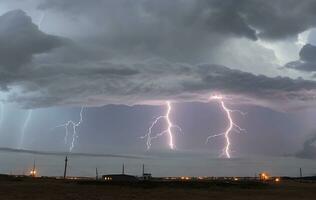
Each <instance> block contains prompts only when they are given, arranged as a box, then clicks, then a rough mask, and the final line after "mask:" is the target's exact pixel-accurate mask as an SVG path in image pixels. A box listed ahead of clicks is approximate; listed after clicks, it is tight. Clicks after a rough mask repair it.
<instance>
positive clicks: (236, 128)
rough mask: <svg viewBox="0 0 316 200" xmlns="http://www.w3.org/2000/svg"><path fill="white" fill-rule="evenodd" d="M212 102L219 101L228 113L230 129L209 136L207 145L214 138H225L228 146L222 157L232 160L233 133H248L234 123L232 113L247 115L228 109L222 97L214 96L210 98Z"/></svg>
mask: <svg viewBox="0 0 316 200" xmlns="http://www.w3.org/2000/svg"><path fill="white" fill-rule="evenodd" d="M210 100H216V101H219V103H220V105H221V107H222V108H223V110H224V111H225V113H226V116H227V120H228V127H227V129H226V131H225V132H223V133H220V134H215V135H211V136H209V137H208V138H207V139H206V143H208V142H209V140H210V139H212V138H215V137H219V136H224V137H225V140H226V145H225V148H224V149H223V153H222V155H224V156H226V157H227V158H231V147H230V146H231V139H230V134H231V132H233V131H236V132H238V133H240V132H245V131H246V130H245V129H242V128H241V127H240V126H238V125H237V124H236V123H235V122H234V120H233V117H232V113H233V112H238V113H240V114H242V115H245V113H243V112H241V111H239V110H231V109H229V108H227V106H226V105H225V102H224V97H222V96H218V95H214V96H211V97H210ZM222 155H221V156H222Z"/></svg>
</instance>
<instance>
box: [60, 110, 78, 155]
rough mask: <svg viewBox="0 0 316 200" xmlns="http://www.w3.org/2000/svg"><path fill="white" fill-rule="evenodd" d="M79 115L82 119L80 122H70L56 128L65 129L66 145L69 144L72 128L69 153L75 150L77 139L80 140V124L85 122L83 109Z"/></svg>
mask: <svg viewBox="0 0 316 200" xmlns="http://www.w3.org/2000/svg"><path fill="white" fill-rule="evenodd" d="M79 115H80V119H79V121H78V122H74V121H72V120H69V121H68V122H66V123H65V124H61V125H59V126H56V128H59V127H64V128H65V131H66V132H65V137H64V142H65V144H66V145H67V144H68V136H69V126H70V127H71V128H72V140H71V143H70V147H69V152H71V151H72V150H73V148H74V147H75V143H76V139H77V138H78V132H77V128H78V127H79V126H80V124H81V123H82V121H83V107H81V110H80V114H79Z"/></svg>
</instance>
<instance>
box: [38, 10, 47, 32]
mask: <svg viewBox="0 0 316 200" xmlns="http://www.w3.org/2000/svg"><path fill="white" fill-rule="evenodd" d="M45 17H46V14H45V13H43V14H42V16H41V18H40V20H39V22H38V29H41V27H42V23H43V21H44V19H45Z"/></svg>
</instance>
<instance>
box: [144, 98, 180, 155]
mask: <svg viewBox="0 0 316 200" xmlns="http://www.w3.org/2000/svg"><path fill="white" fill-rule="evenodd" d="M166 105H167V112H166V115H162V116H159V117H157V118H156V119H155V120H154V121H153V123H152V124H151V126H150V127H149V128H148V132H147V134H146V135H144V136H142V137H141V139H147V142H146V145H147V150H149V149H150V147H151V141H152V140H153V139H157V138H159V137H161V136H163V135H168V138H169V143H168V145H169V148H170V149H172V150H173V149H175V144H174V138H173V132H172V130H173V129H178V130H179V131H180V132H182V130H181V128H180V127H179V126H178V125H175V124H173V123H172V121H171V120H170V114H171V110H172V106H171V103H170V102H169V101H167V102H166ZM162 120H165V121H166V122H167V129H165V130H163V131H162V132H160V133H158V134H156V135H154V136H153V135H152V134H153V133H152V129H153V128H154V127H155V126H156V125H157V124H158V123H159V122H160V121H162Z"/></svg>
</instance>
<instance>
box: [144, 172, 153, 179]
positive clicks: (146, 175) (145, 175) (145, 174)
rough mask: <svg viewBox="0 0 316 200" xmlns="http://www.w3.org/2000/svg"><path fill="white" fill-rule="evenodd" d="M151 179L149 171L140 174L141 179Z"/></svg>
mask: <svg viewBox="0 0 316 200" xmlns="http://www.w3.org/2000/svg"><path fill="white" fill-rule="evenodd" d="M151 179H152V176H151V174H150V173H144V174H143V176H142V180H144V181H149V180H151Z"/></svg>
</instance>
